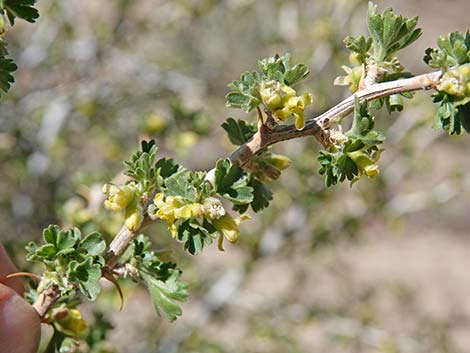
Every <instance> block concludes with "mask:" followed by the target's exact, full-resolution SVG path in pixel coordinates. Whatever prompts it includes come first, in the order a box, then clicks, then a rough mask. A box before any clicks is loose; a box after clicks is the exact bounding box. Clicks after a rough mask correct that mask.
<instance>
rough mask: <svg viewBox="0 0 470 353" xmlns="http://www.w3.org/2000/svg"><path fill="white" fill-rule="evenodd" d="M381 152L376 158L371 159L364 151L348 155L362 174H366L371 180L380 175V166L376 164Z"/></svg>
mask: <svg viewBox="0 0 470 353" xmlns="http://www.w3.org/2000/svg"><path fill="white" fill-rule="evenodd" d="M380 152H381V151H378V152H377V153H376V155H375V156H374V157H370V156H369V155H368V154H367V153H365V152H364V151H362V150H358V151H354V152H349V153H347V155H348V157H349V158H351V159H352V160H353V162H354V163H355V164H356V166H357V168H358V169H359V171H360V172H361V174H365V175H367V176H368V177H369V178H374V177H376V176H377V175H379V173H380V170H379V167H378V165H377V164H375V163H376V162H377V161H378V160H379V157H380Z"/></svg>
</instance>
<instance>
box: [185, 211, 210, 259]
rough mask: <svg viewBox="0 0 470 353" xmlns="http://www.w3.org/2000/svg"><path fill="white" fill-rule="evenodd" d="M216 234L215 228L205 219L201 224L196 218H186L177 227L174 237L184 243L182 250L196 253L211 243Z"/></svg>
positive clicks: (192, 253)
mask: <svg viewBox="0 0 470 353" xmlns="http://www.w3.org/2000/svg"><path fill="white" fill-rule="evenodd" d="M216 235H217V234H216V229H215V228H214V226H213V225H212V224H210V223H209V222H208V221H207V220H204V221H203V223H202V225H201V224H199V221H198V220H196V219H188V220H186V221H184V222H183V223H181V225H180V226H179V227H178V234H177V236H176V239H177V240H178V241H179V242H181V243H183V244H184V250H187V251H188V252H189V253H190V254H191V255H198V254H199V253H200V252H201V251H202V249H203V248H204V247H205V246H207V245H210V244H212V241H213V240H214V238H215V236H216Z"/></svg>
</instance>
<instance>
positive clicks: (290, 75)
mask: <svg viewBox="0 0 470 353" xmlns="http://www.w3.org/2000/svg"><path fill="white" fill-rule="evenodd" d="M309 73H310V70H309V69H308V67H307V66H305V65H304V64H297V65H295V66H294V67H293V68H291V69H289V70H287V71H286V73H285V74H284V83H285V84H286V85H288V86H290V85H293V84H295V83H297V82H299V81H300V80H302V79H304V78H305V77H307V76H308V74H309Z"/></svg>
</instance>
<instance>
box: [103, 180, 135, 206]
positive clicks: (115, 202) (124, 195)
mask: <svg viewBox="0 0 470 353" xmlns="http://www.w3.org/2000/svg"><path fill="white" fill-rule="evenodd" d="M102 192H103V193H104V194H106V195H107V196H108V198H107V199H106V200H105V201H104V207H106V208H107V209H108V210H111V211H121V210H123V209H125V208H126V207H127V205H129V203H131V201H132V199H133V198H134V190H133V189H132V188H130V187H129V186H127V185H122V186H116V185H113V184H105V185H104V186H103V189H102Z"/></svg>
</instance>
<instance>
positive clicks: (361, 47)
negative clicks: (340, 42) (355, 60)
mask: <svg viewBox="0 0 470 353" xmlns="http://www.w3.org/2000/svg"><path fill="white" fill-rule="evenodd" d="M344 45H345V46H346V48H348V49H349V50H351V51H353V52H355V53H357V54H359V55H360V56H359V59H360V60H359V61H360V63H361V64H363V63H365V60H366V58H367V57H368V52H369V50H370V48H371V46H372V38H370V37H369V38H367V39H366V38H365V37H364V36H359V37H357V38H354V37H352V36H347V37H346V38H345V39H344Z"/></svg>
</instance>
